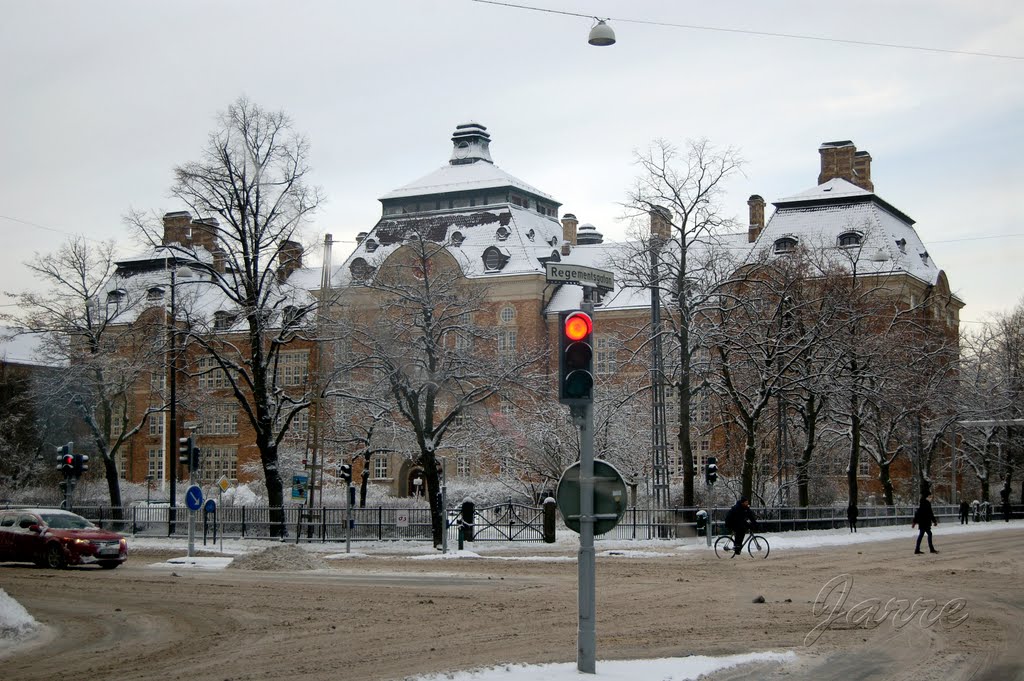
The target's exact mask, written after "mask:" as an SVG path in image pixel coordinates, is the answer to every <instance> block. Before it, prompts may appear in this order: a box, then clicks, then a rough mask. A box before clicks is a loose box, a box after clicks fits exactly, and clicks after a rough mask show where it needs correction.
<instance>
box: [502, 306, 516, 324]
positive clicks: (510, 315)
mask: <svg viewBox="0 0 1024 681" xmlns="http://www.w3.org/2000/svg"><path fill="white" fill-rule="evenodd" d="M498 319H500V320H501V323H502V324H511V323H512V322H514V321H515V320H516V308H515V307H513V306H512V305H506V306H504V307H503V308H501V311H500V312H499V313H498Z"/></svg>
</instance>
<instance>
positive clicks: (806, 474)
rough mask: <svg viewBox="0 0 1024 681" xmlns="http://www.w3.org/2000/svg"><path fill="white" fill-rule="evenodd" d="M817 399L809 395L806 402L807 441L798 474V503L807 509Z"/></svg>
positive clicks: (805, 428)
mask: <svg viewBox="0 0 1024 681" xmlns="http://www.w3.org/2000/svg"><path fill="white" fill-rule="evenodd" d="M814 402H815V398H814V395H808V396H807V399H806V400H805V401H804V411H803V414H804V416H803V419H804V433H805V434H806V440H805V442H804V449H803V451H802V452H801V453H800V465H799V467H798V468H797V472H796V490H797V499H798V501H797V503H798V504H799V505H800V506H801V507H803V508H807V507H808V506H810V505H811V490H810V487H811V475H810V470H809V469H810V466H811V456H812V455H813V454H814V438H815V431H816V428H817V419H815V417H814V414H815V406H814Z"/></svg>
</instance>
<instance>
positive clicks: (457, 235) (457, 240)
mask: <svg viewBox="0 0 1024 681" xmlns="http://www.w3.org/2000/svg"><path fill="white" fill-rule="evenodd" d="M465 240H466V237H465V235H464V234H463V233H462V232H452V239H451V241H452V246H455V247H456V248H458V247H460V246H462V242H463V241H465Z"/></svg>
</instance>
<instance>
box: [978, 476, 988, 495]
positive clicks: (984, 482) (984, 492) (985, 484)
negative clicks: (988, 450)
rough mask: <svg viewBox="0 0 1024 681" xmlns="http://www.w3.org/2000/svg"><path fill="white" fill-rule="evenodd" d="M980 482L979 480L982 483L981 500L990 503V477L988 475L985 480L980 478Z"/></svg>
mask: <svg viewBox="0 0 1024 681" xmlns="http://www.w3.org/2000/svg"><path fill="white" fill-rule="evenodd" d="M978 480H979V482H981V500H982V501H988V491H989V485H988V475H986V476H985V477H983V478H982V477H979V478H978Z"/></svg>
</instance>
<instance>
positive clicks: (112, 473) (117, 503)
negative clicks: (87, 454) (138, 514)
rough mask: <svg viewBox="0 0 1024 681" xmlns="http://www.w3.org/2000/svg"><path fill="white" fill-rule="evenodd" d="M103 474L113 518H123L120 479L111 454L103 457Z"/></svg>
mask: <svg viewBox="0 0 1024 681" xmlns="http://www.w3.org/2000/svg"><path fill="white" fill-rule="evenodd" d="M103 474H104V477H105V478H106V480H107V492H109V493H110V506H111V512H112V513H113V516H114V519H115V520H122V519H124V509H122V508H121V480H120V478H118V477H117V465H116V464H115V463H114V457H113V455H110V456H104V457H103Z"/></svg>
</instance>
